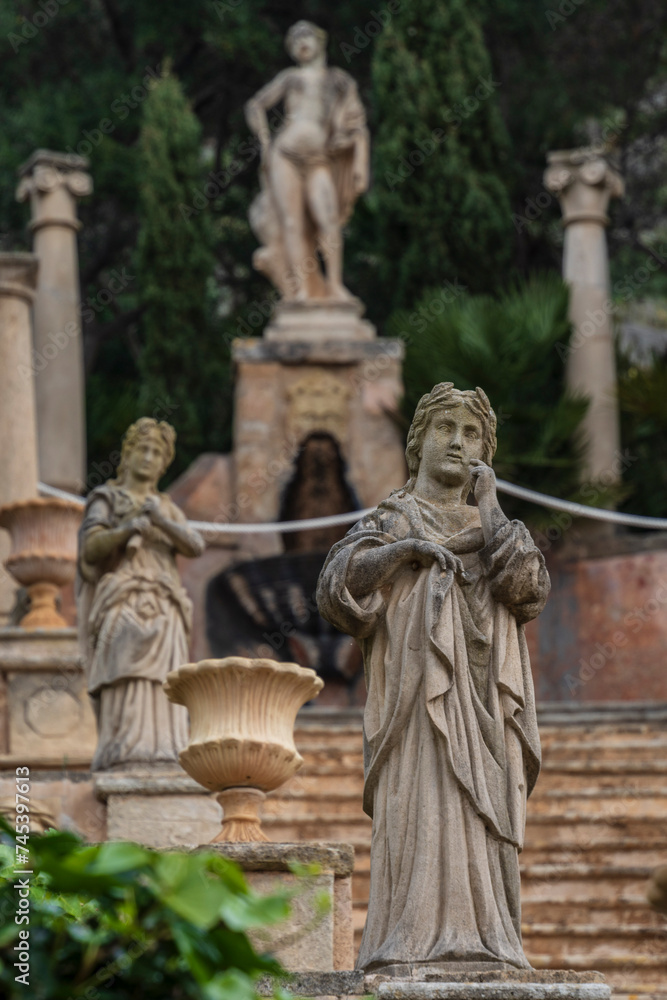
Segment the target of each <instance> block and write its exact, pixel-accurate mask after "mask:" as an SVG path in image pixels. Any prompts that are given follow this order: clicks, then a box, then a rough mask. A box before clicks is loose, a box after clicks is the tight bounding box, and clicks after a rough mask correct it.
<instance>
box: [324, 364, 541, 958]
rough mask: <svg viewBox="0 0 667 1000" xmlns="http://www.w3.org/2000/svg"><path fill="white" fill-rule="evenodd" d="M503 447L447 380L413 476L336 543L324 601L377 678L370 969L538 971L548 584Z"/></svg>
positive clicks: (372, 714)
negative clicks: (541, 697)
mask: <svg viewBox="0 0 667 1000" xmlns="http://www.w3.org/2000/svg"><path fill="white" fill-rule="evenodd" d="M495 448H496V417H495V414H494V412H493V410H492V409H491V407H490V405H489V400H488V399H487V397H486V395H485V393H484V392H483V391H482V390H481V389H476V390H475V391H474V392H473V391H466V392H460V391H458V390H457V389H455V388H454V386H453V385H452V383H450V382H446V383H442V384H440V385H437V386H435V388H434V389H433V390H432V392H430V393H428V394H427V395H425V396H423V397H422V399H421V400H420V402H419V405H418V406H417V410H416V412H415V416H414V419H413V421H412V426H411V428H410V433H409V436H408V443H407V450H406V458H407V463H408V470H409V475H410V478H409V480H408V482H407V484H406V485H405V486H404V487H403V488H402V489H400V490H397V491H395V492H394V493H392V494H391V496H390V497H389V498H388V499H387V500H385V501H384V502H383V503H381V504H380V505H379V507H378V508H377V509H376V510H375V511H373V513H372V514H370V515H369V516H368V517H364V518H363V519H362V520H361V521H359V522H358V523H357V524H355V526H354V527H353V528H352V529H351V530H350V531H349V532H348V534H347V535H346V536H345V538H343V539H342V540H341V541H340V542H338V543H337V544H336V545H334V547H333V548H332V550H331V552H330V553H329V556H328V558H327V561H326V563H325V565H324V568H323V570H322V574H321V576H320V580H319V586H318V603H319V608H320V613H321V614H322V615H323V617H324V618H326V619H327V620H328V621H329V622H331V623H332V624H333V625H335V626H336V627H337V628H339V629H340V630H341V631H343V632H347V633H348V634H349V635H351V636H354V638H355V639H357V641H358V642H359V644H360V646H361V649H362V652H363V656H364V666H365V673H366V683H367V688H368V700H367V704H366V709H365V715H364V751H365V752H364V757H365V788H364V808H365V810H366V812H367V813H368V814H369V815H370V816H371V817H372V819H373V835H372V846H371V884H370V900H369V906H368V918H367V921H366V927H365V930H364V935H363V939H362V943H361V950H360V953H359V959H358V965H359V967H360V968H362V969H365V970H367V971H372V970H379V969H381V968H382V967H385V968H386V967H389V966H394V967H397V966H401V965H403V966H405V965H406V964H408V963H409V964H411V965H414V964H415V963H417V964H418V965H419V964H420V963H423V964H426V965H432V964H435V963H438V964H440V963H445V964H448V963H463V966H462V967H463V968H473V967H475V966H479V965H480V964H482V965H483V967H485V968H492V967H494V965H495V967H496V968H497V967H498V965H499V964H500V963H502V964H503V965H505V964H506V965H508V966H510V967H518V968H529V967H530V966H529V964H528V961H527V959H526V957H525V955H524V952H523V947H522V943H521V913H520V898H519V890H520V876H519V852H520V851H521V848H522V844H523V836H524V828H525V806H526V796H527V795H529V794H530V792H531V790H532V788H533V785H534V784H535V780H536V778H537V775H538V771H539V767H540V743H539V737H538V731H537V722H536V714H535V700H534V693H533V682H532V678H531V672H530V665H529V661H528V651H527V647H526V640H525V637H524V624H525V623H526V622H528V621H530V620H531V619H532V618H535V617H536V615H538V614H539V613H540V611H541V610H542V608H543V607H544V603H545V601H546V598H547V594H548V592H549V586H550V584H549V577H548V575H547V571H546V568H545V564H544V559H543V557H542V554H541V553H540V551H539V550H538V549H537V548H536V546H535V545H534V543H533V541H532V539H531V536H530V534H529V533H528V531H527V529H526V528H525V526H524V525H523V524H522V523H521V522H520V521H509V520H508V519H507V518H506V517H505V515H504V514H503V512H502V511H501V509H500V506H499V504H498V499H497V496H496V484H495V475H494V472H493V470H492V469H491V461H492V458H493V455H494V452H495ZM471 491H472V493H473V494H474V498H475V502H476V505H475V506H472V505H470V504H469V503H468V502H467V501H468V497H469V495H470V493H471ZM460 967H461V966H460Z"/></svg>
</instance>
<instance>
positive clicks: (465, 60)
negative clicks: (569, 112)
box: [370, 0, 513, 311]
mask: <svg viewBox="0 0 667 1000" xmlns="http://www.w3.org/2000/svg"><path fill="white" fill-rule="evenodd" d="M372 80H373V95H374V103H375V118H376V129H375V136H374V150H375V152H374V178H375V185H374V190H373V192H372V195H371V200H370V210H371V212H372V213H373V216H374V220H375V250H376V253H377V255H378V259H379V264H378V268H377V279H378V288H377V289H376V291H377V293H378V300H377V302H376V303H374V305H376V307H377V306H378V305H379V306H380V308H381V309H387V310H388V311H391V309H392V308H397V307H400V308H402V307H406V306H410V305H411V304H412V303H413V302H414V301H415V300H416V298H417V296H418V295H419V294H420V293H421V292H422V290H423V289H424V288H428V287H429V286H433V285H435V284H438V283H439V282H442V281H443V280H450V281H454V280H458V281H459V282H460V283H462V284H464V285H465V286H467V287H468V288H470V290H471V291H472V292H481V291H487V292H488V291H491V290H493V289H494V288H495V287H498V286H499V285H500V284H501V283H502V282H503V280H504V279H506V278H507V275H508V267H509V264H510V255H511V239H512V233H513V227H512V222H511V211H510V204H509V197H508V191H507V186H506V181H505V179H504V175H507V172H508V152H509V143H508V137H507V134H506V132H505V128H504V125H503V121H502V118H501V115H500V112H499V109H498V104H497V98H496V91H497V90H498V88H499V87H500V86H501V84H500V81H499V80H497V79H496V77H495V76H494V72H493V69H492V66H491V60H490V58H489V54H488V52H487V49H486V46H485V43H484V37H483V34H482V29H481V24H480V20H479V17H478V9H477V4H475V3H469V2H466V0H448V2H447V3H442V2H441V0H411V2H410V3H406V4H402V5H401V7H400V9H399V11H398V12H397V13H396V14H395V15H394V17H393V19H392V20H391V21H390V23H389V24H388V25H387V27H386V28H385V29H384V31H383V32H382V34H381V35H380V37H379V38H378V40H377V43H376V46H375V51H374V55H373V65H372Z"/></svg>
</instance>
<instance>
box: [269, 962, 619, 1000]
mask: <svg viewBox="0 0 667 1000" xmlns="http://www.w3.org/2000/svg"><path fill="white" fill-rule="evenodd" d="M284 985H285V986H287V987H288V988H289V989H290V990H291V991H292V993H293V994H294V995H295V996H309V997H313V998H316V1000H357V998H359V1000H361V998H362V997H371V996H372V997H375V998H377V1000H608V998H609V997H610V995H611V991H610V988H609V986H607V985H606V983H605V981H604V976H603V975H602V974H601V973H599V972H584V973H577V972H569V971H562V972H537V971H535V970H534V969H531V970H526V971H525V972H524V971H518V970H512V971H503V972H499V971H497V970H495V971H488V972H449V973H445V972H444V971H442V969H441V970H440V971H437V972H436V971H435V969H434V970H433V971H432V972H427V971H426V970H424V969H421V970H419V971H417V972H415V973H414V974H413V977H412V978H410V977H406V978H400V977H394V976H385V975H378V974H375V975H373V974H372V975H367V976H365V975H364V973H363V972H359V971H354V972H333V973H305V972H304V973H297V974H296V975H294V976H292V977H290V979H289V980H286V981H285V983H284ZM259 992H260V993H261V994H262V995H264V996H271V995H272V987H271V985H270V984H269V983H268V982H267V983H264V984H262V985H261V987H260V990H259Z"/></svg>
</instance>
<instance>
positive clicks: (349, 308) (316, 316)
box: [264, 298, 376, 341]
mask: <svg viewBox="0 0 667 1000" xmlns="http://www.w3.org/2000/svg"><path fill="white" fill-rule="evenodd" d="M363 313H364V306H363V303H362V302H361V301H360V300H359V299H356V298H350V299H349V300H348V301H346V302H332V301H331V299H322V300H318V299H308V301H307V302H279V303H278V304H277V305H276V307H275V309H274V312H273V316H272V317H271V321H270V322H269V324H268V326H267V327H266V330H265V331H264V337H265V339H266V340H320V341H321V340H374V339H375V337H376V332H375V327H374V326H373V325H372V324H371V323H369V322H368V320H365V319H362V316H363Z"/></svg>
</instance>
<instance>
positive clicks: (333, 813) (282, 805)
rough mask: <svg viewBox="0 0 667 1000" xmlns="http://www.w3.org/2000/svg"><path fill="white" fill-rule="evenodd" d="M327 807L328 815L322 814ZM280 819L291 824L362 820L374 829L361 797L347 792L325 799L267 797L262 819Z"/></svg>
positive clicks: (290, 796)
mask: <svg viewBox="0 0 667 1000" xmlns="http://www.w3.org/2000/svg"><path fill="white" fill-rule="evenodd" d="M323 806H325V807H326V810H327V811H326V813H324V815H323V814H322V807H323ZM269 816H279V817H280V818H281V819H283V820H285V821H286V820H287V819H288V818H289V822H294V821H295V820H301V821H306V822H307V821H310V822H312V821H315V820H319V822H320V823H322V822H323V820H324V817H325V816H326V818H327V819H328V818H329V817H331V818H334V817H335V818H336V819H337V820H338V822H340V821H341V820H343V819H344V820H348V819H350V818H351V819H353V820H355V819H356V820H358V821H359V822H362V823H363V822H367V823H368V825H369V827H370V822H371V821H370V819H369V817H368V816H366V814H365V813H364V811H363V809H362V806H361V796H359V795H347V794H346V793H345V792H330V793H329V794H328V795H327V796H326V797H325V798H324V799H321V798H319V796H317V795H313V794H312V792H311V793H308V794H299V790H298V789H297V791H296V794H294V795H292V794H287V795H284V796H278V795H270V796H267V798H266V799H265V801H264V802H263V804H262V817H266V818H268V817H269Z"/></svg>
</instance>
